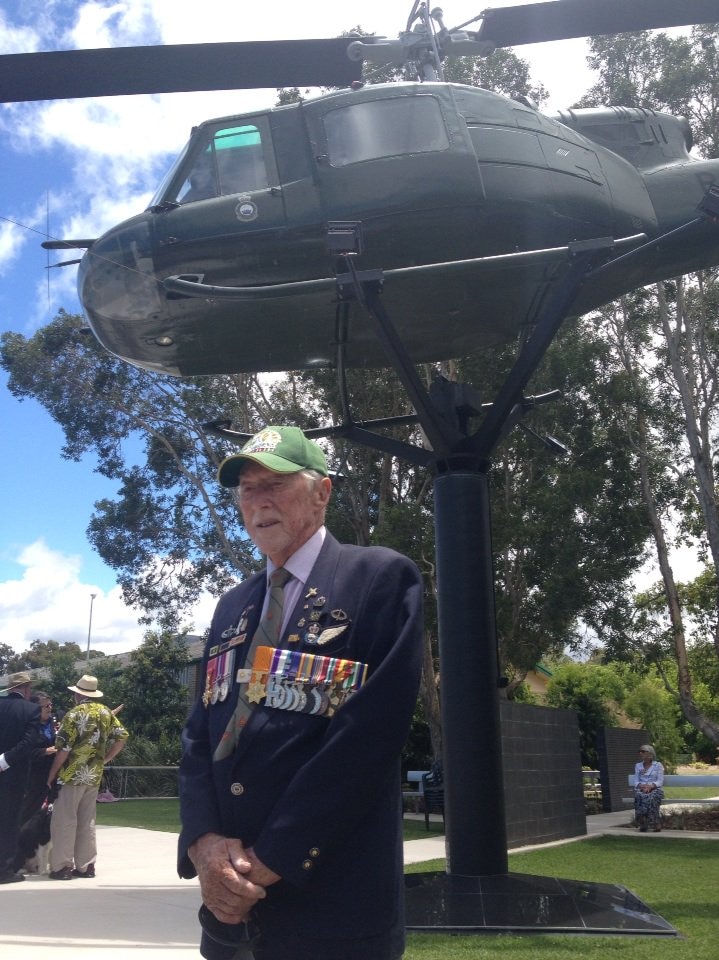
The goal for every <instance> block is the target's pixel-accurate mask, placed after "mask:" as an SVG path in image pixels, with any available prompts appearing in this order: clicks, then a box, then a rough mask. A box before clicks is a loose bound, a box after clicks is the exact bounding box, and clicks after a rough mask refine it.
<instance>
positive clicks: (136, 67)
mask: <svg viewBox="0 0 719 960" xmlns="http://www.w3.org/2000/svg"><path fill="white" fill-rule="evenodd" d="M352 39H353V38H352V37H336V38H333V39H327V40H258V41H246V42H238V43H200V44H196V43H188V44H176V45H170V46H151V47H108V48H105V49H99V50H55V51H47V52H44V53H13V54H5V55H4V56H0V102H2V103H19V102H21V101H29V100H66V99H73V98H85V97H114V96H121V95H126V94H138V93H176V92H177V93H179V92H187V91H191V90H193V91H194V90H237V89H248V90H249V89H262V88H277V87H297V86H307V87H321V86H337V87H342V86H349V85H350V84H351V83H352V82H353V81H355V80H359V79H360V77H361V69H362V68H361V64H359V63H353V62H352V61H351V60H350V59H349V58H348V56H347V47H348V45H349V44H350V43H351V41H352Z"/></svg>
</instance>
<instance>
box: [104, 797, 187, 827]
mask: <svg viewBox="0 0 719 960" xmlns="http://www.w3.org/2000/svg"><path fill="white" fill-rule="evenodd" d="M96 819H97V823H98V824H102V825H103V826H108V827H141V828H142V829H144V830H164V831H165V832H167V833H179V832H180V801H179V800H178V799H177V797H168V798H166V799H162V800H118V801H117V803H98V805H97V818H96Z"/></svg>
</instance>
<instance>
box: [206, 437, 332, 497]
mask: <svg viewBox="0 0 719 960" xmlns="http://www.w3.org/2000/svg"><path fill="white" fill-rule="evenodd" d="M248 461H249V462H250V463H259V465H260V466H261V467H265V468H266V469H267V470H272V472H273V473H298V472H299V471H300V470H316V471H317V472H318V473H321V474H322V476H324V477H326V476H328V475H329V474H328V470H327V461H326V460H325V455H324V453H323V452H322V449H321V447H319V446H318V445H317V444H316V443H315V442H314V440H308V439H307V437H306V436H305V435H304V433H302V431H301V430H300V428H299V427H265V429H264V430H260V432H259V433H256V434H255V435H254V437H250V439H249V440H248V441H247V443H246V444H245V445H244V447H243V448H242V449H241V450H240V452H239V453H233V454H232V456H230V457H227V458H226V459H225V460H223V461H222V463H221V464H220V468H219V470H218V471H217V479H218V480H219V481H220V483H221V484H222V486H223V487H236V486H237V485H238V484H239V482H240V473H241V471H242V468H243V467H244V465H245V464H246V463H247V462H248Z"/></svg>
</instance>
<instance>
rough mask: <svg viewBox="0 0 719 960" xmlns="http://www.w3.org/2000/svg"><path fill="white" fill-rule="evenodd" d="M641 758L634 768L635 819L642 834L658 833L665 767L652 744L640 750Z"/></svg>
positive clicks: (647, 744) (646, 744)
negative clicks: (650, 831) (649, 830)
mask: <svg viewBox="0 0 719 960" xmlns="http://www.w3.org/2000/svg"><path fill="white" fill-rule="evenodd" d="M639 757H640V760H639V763H637V764H636V765H635V767H634V775H635V777H636V783H635V785H634V818H635V822H636V825H637V826H638V827H639V829H640V831H641V832H642V833H646V832H647V830H648V829H651V830H654V831H655V833H658V832H659V831H660V830H661V829H662V828H661V826H660V825H659V807H660V805H661V802H662V800H663V799H664V790H663V789H662V787H663V786H664V767H663V766H662V765H661V763H659V761H658V760H657V755H656V752H655V750H654V747H653V746H652V745H651V744H650V743H645V744H644V746H642V747H640V748H639Z"/></svg>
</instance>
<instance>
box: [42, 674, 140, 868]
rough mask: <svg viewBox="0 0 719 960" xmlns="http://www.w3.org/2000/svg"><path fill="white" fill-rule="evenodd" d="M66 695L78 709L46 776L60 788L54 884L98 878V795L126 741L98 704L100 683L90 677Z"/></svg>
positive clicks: (53, 827)
mask: <svg viewBox="0 0 719 960" xmlns="http://www.w3.org/2000/svg"><path fill="white" fill-rule="evenodd" d="M68 690H71V691H72V693H74V695H75V706H74V707H73V708H72V709H71V710H68V712H67V713H66V714H65V716H64V718H63V721H62V723H61V724H60V729H59V730H58V732H57V737H56V739H55V746H56V747H57V753H56V754H55V761H54V763H53V765H52V769H51V770H50V774H49V776H48V785H49V786H52V784H53V783H54V781H55V778H56V777H57V778H58V779H59V782H60V783H61V784H62V789H61V790H60V794H59V796H58V798H57V800H56V802H55V805H54V807H53V811H52V820H51V822H50V833H51V838H52V850H51V853H50V879H51V880H72V879H73V878H74V877H80V878H87V877H94V876H95V860H96V858H97V843H96V839H95V804H96V803H97V793H98V790H99V789H100V781H101V780H102V772H103V768H104V766H105V764H106V763H109V762H110V761H111V760H112V759H113V758H114V757H116V756H117V755H118V753H119V752H120V751H121V750H122V748H123V747H124V746H125V741H126V740H127V737H128V733H127V730H125V728H124V727H123V726H122V724H121V723H120V721H119V720H118V719H117V717H116V716H115V715H114V714H113V712H112V711H111V710H110V708H109V707H106V706H105V705H104V704H102V703H97V702H96V701H97V700H99V699H100V697H102V690H98V689H97V678H96V677H91V676H88V675H87V674H86V675H85V676H83V677H80V679H79V680H78V682H77V684H76V685H75V686H74V687H68ZM58 774H59V776H58Z"/></svg>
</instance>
